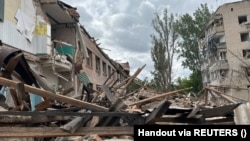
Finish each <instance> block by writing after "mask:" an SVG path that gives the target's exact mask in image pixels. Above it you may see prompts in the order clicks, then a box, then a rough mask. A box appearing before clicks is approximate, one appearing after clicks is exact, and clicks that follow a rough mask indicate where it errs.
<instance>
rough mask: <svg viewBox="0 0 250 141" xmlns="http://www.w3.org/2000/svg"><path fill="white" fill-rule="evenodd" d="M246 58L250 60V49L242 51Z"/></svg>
mask: <svg viewBox="0 0 250 141" xmlns="http://www.w3.org/2000/svg"><path fill="white" fill-rule="evenodd" d="M242 52H243V57H244V58H250V49H244V50H242Z"/></svg>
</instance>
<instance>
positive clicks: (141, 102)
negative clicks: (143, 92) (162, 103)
mask: <svg viewBox="0 0 250 141" xmlns="http://www.w3.org/2000/svg"><path fill="white" fill-rule="evenodd" d="M189 89H191V88H184V89H180V90H176V91H171V92H168V93H163V94H159V95H157V96H153V97H149V98H146V99H143V100H140V101H136V102H134V103H131V104H128V105H129V106H133V105H139V104H143V103H146V102H149V101H152V100H155V99H159V98H162V97H165V96H169V95H172V94H176V93H178V92H181V91H185V90H189Z"/></svg>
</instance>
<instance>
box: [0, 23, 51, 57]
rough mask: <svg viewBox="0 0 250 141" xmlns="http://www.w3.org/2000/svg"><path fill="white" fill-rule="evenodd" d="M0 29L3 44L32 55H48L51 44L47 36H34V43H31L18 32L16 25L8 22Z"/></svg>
mask: <svg viewBox="0 0 250 141" xmlns="http://www.w3.org/2000/svg"><path fill="white" fill-rule="evenodd" d="M0 29H1V30H0V31H1V32H0V40H2V41H3V43H5V44H8V45H10V46H13V47H15V48H18V49H21V50H24V51H27V52H29V53H32V54H47V52H48V51H47V49H49V48H48V45H49V44H48V43H49V42H48V39H47V38H48V37H47V36H46V35H39V36H34V37H33V40H32V42H29V41H28V40H27V39H26V38H25V37H24V36H22V34H20V33H19V32H18V31H17V29H16V25H14V24H13V23H11V22H8V21H7V20H5V21H4V22H3V23H0Z"/></svg>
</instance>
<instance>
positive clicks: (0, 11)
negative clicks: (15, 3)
mask: <svg viewBox="0 0 250 141" xmlns="http://www.w3.org/2000/svg"><path fill="white" fill-rule="evenodd" d="M3 19H4V0H0V21H3Z"/></svg>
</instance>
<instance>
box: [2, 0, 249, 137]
mask: <svg viewBox="0 0 250 141" xmlns="http://www.w3.org/2000/svg"><path fill="white" fill-rule="evenodd" d="M234 4H236V6H237V5H238V4H239V3H231V4H227V5H226V7H230V10H231V8H232V9H233V10H232V11H234V8H235V9H239V8H238V7H236V6H235V5H234ZM247 4H248V2H247ZM247 4H245V3H244V2H243V4H242V5H241V4H239V5H238V6H240V5H241V6H243V5H247ZM221 7H223V6H221ZM221 7H220V8H221ZM220 8H219V9H220ZM226 9H227V8H225V9H224V10H225V11H226ZM241 9H243V8H241ZM218 11H221V13H224V11H223V9H221V10H218ZM224 14H225V13H224ZM225 15H226V16H225V19H226V18H228V17H227V16H228V15H227V14H225ZM240 15H241V16H242V14H240ZM243 15H244V14H243ZM246 15H247V14H246ZM79 17H80V15H79V13H78V12H77V9H76V8H74V7H72V6H70V5H68V4H66V3H64V2H62V1H58V0H15V1H13V0H12V1H10V0H8V1H7V0H0V41H1V42H0V64H1V71H0V93H1V94H0V117H1V118H0V127H1V128H0V138H1V140H3V141H5V139H6V141H7V140H8V141H9V139H13V138H14V139H13V140H18V141H19V140H22V141H26V140H27V141H34V140H36V139H37V140H39V141H47V140H51V141H62V140H72V141H75V140H78V141H79V140H81V141H84V140H98V141H102V140H104V141H105V139H110V138H113V139H114V140H118V138H121V139H122V140H123V141H125V140H126V141H132V140H133V134H134V131H133V129H134V125H154V124H165V125H174V124H184V125H193V124H198V125H200V124H231V125H235V124H242V123H243V124H249V123H250V121H249V120H248V119H249V118H246V117H245V116H241V115H247V114H245V113H242V111H249V110H242V109H246V108H248V109H249V104H247V105H245V106H244V105H243V106H242V105H241V103H238V102H236V101H234V100H232V99H228V97H224V96H223V95H222V94H223V93H222V92H220V91H218V90H216V89H212V88H208V87H207V88H206V89H205V90H206V91H205V92H208V91H209V92H210V93H213V94H216V95H217V96H220V98H221V99H225V100H226V101H227V103H226V104H225V105H218V106H217V107H215V106H214V105H212V106H210V105H209V106H208V103H209V102H211V101H209V100H208V98H207V94H206V93H205V94H203V95H202V94H201V97H195V98H193V97H192V96H191V93H187V91H186V90H190V89H191V88H183V89H180V90H174V91H170V92H167V93H158V91H155V90H154V89H153V88H151V87H150V85H148V84H141V83H139V81H135V80H136V78H137V76H138V74H139V73H140V72H141V71H142V70H143V68H144V67H145V66H146V64H145V65H143V66H142V67H139V68H138V69H137V70H136V71H135V72H134V74H132V75H130V67H129V62H125V63H118V62H116V61H114V60H112V59H111V58H109V56H108V55H107V54H105V53H104V52H103V50H102V48H100V47H99V43H97V39H95V38H94V37H91V36H90V34H89V33H88V32H87V31H86V29H85V28H84V26H83V25H81V24H80V23H79ZM233 17H235V16H232V17H231V18H233ZM213 19H214V20H215V19H217V18H216V17H215V16H213V17H212V19H211V22H210V23H211V25H214V20H213ZM219 19H221V18H219ZM222 19H224V18H222ZM228 20H232V19H228ZM237 20H239V21H242V20H243V21H244V20H247V18H242V17H241V18H239V19H237ZM223 22H225V21H224V20H223ZM247 25H248V24H247V23H245V24H242V25H240V26H242V27H237V28H239V29H241V28H242V30H243V29H245V28H247ZM235 26H236V25H235ZM237 26H238V25H237ZM245 26H246V27H245ZM207 27H209V25H208V26H207ZM225 27H226V26H225ZM225 27H224V29H227V28H228V27H227V28H225ZM229 28H230V27H229ZM233 33H235V32H233ZM236 33H237V32H236ZM203 35H204V36H202V38H201V39H203V38H204V39H206V40H205V41H209V39H211V38H208V37H207V36H206V35H207V32H204V34H203ZM214 35H216V34H214ZM225 35H226V30H225ZM230 35H231V34H230ZM215 37H218V36H214V38H215ZM234 38H236V37H234ZM238 38H240V37H238ZM223 39H225V40H224V41H227V40H228V39H227V36H225V38H223V37H222V39H221V40H222V41H223ZM216 41H218V40H216ZM229 41H231V39H229ZM205 43H206V44H205ZM246 43H247V42H246ZM208 45H209V43H208V42H204V44H203V46H201V48H203V49H204V52H206V51H207V54H210V53H211V54H212V53H214V54H213V55H214V56H216V54H217V53H219V49H218V50H216V51H218V52H216V53H215V52H210V51H211V50H210V47H211V46H208ZM237 49H238V50H239V48H237ZM232 50H233V48H232ZM222 51H227V53H228V52H229V50H227V48H224V50H222ZM227 56H228V55H227ZM229 56H230V55H229ZM233 57H235V56H232V55H231V56H230V58H227V59H228V60H229V59H231V58H233ZM204 59H206V60H204V63H205V62H206V63H210V62H212V61H213V60H212V59H213V58H209V57H207V58H204ZM215 59H218V58H216V57H215ZM242 59H243V58H242ZM214 61H215V60H214ZM235 61H237V59H235V60H232V62H231V63H232V64H234V63H235ZM215 62H216V61H215ZM239 62H240V61H239ZM241 63H242V62H241ZM235 64H236V63H235ZM208 65H209V66H208ZM208 65H207V67H208V68H207V70H206V71H209V70H210V71H211V70H213V69H214V67H212V66H214V65H213V64H208ZM210 65H211V66H210ZM230 66H231V64H230ZM209 67H210V68H209ZM227 70H228V71H229V68H228V69H227ZM204 72H205V70H204ZM212 72H214V71H211V73H212ZM208 78H210V77H208ZM210 79H211V78H210ZM210 79H209V80H210ZM132 82H135V83H136V84H137V85H139V86H140V88H138V89H137V90H135V91H132V92H130V93H126V88H127V87H128V86H129V84H130V83H132ZM208 82H210V81H206V80H205V79H204V84H206V85H207V86H208V85H209V86H212V85H210V83H208ZM211 82H212V81H211ZM215 82H216V81H215ZM242 82H243V79H242ZM211 84H213V85H214V86H215V84H217V83H211ZM237 84H239V83H237ZM246 85H247V83H246ZM216 86H224V85H216ZM225 86H226V84H225ZM231 86H232V85H231ZM237 86H239V85H237ZM241 87H243V86H239V87H237V88H238V89H236V90H237V91H239V92H240V91H242V89H239V88H241ZM220 88H222V87H220ZM223 88H224V87H223ZM230 88H234V87H230ZM224 90H227V89H226V87H225V89H224ZM230 90H231V89H230ZM237 94H238V93H237ZM173 95H175V96H173ZM237 100H238V99H237ZM212 102H213V101H212ZM212 102H211V103H212ZM238 106H241V107H240V109H238V110H237V112H236V116H235V112H234V110H235V109H236V108H238ZM235 117H236V118H235Z"/></svg>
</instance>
